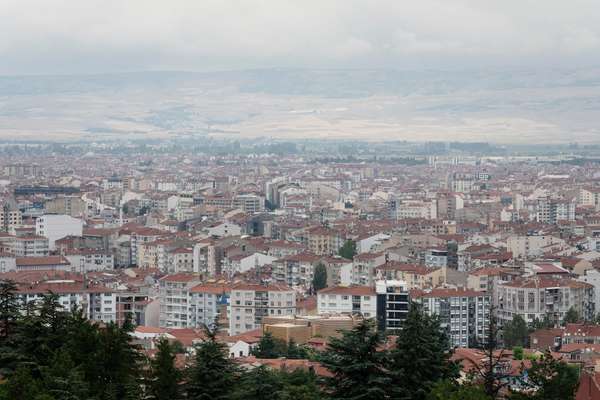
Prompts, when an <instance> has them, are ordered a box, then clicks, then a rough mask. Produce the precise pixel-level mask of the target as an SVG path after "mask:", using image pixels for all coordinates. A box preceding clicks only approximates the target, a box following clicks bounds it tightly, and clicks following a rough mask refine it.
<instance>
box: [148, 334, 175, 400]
mask: <svg viewBox="0 0 600 400" xmlns="http://www.w3.org/2000/svg"><path fill="white" fill-rule="evenodd" d="M156 348H157V350H158V351H157V353H156V356H155V357H154V359H152V361H151V362H150V371H151V379H150V382H149V389H150V394H151V396H152V399H155V400H177V399H179V398H180V397H181V393H180V381H181V373H180V371H179V370H178V369H177V368H176V366H175V357H176V356H175V352H174V349H173V346H171V344H170V343H169V341H168V340H167V339H165V338H161V339H160V340H159V341H158V343H157V345H156Z"/></svg>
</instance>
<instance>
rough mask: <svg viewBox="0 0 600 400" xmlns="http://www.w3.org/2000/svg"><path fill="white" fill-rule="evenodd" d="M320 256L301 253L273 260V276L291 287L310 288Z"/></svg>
mask: <svg viewBox="0 0 600 400" xmlns="http://www.w3.org/2000/svg"><path fill="white" fill-rule="evenodd" d="M320 259H321V258H320V257H319V256H317V255H315V254H312V253H300V254H293V255H289V256H286V257H283V258H281V259H279V260H275V261H273V267H272V268H273V270H272V271H273V272H272V276H273V278H274V279H275V280H276V281H277V282H280V283H283V284H285V285H288V286H291V287H305V288H308V287H310V285H311V284H312V278H313V275H314V268H315V266H316V265H317V264H318V263H319V261H320Z"/></svg>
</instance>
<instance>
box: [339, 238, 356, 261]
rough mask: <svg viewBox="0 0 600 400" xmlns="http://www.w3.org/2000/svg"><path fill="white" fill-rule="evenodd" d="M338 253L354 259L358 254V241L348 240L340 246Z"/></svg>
mask: <svg viewBox="0 0 600 400" xmlns="http://www.w3.org/2000/svg"><path fill="white" fill-rule="evenodd" d="M338 254H339V255H340V256H342V257H344V258H347V259H348V260H352V259H353V258H354V255H355V254H356V242H355V241H354V240H350V239H348V240H346V242H345V243H344V245H343V246H342V247H340V250H339V252H338Z"/></svg>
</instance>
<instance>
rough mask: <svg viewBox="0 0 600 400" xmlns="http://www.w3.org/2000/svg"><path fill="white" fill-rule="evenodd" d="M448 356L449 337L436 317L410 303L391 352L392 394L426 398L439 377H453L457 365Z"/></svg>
mask: <svg viewBox="0 0 600 400" xmlns="http://www.w3.org/2000/svg"><path fill="white" fill-rule="evenodd" d="M450 356H451V352H450V350H449V344H448V338H447V337H446V334H445V332H444V331H443V330H442V328H441V327H440V323H439V320H438V319H437V317H431V316H429V315H426V314H425V313H423V311H422V310H421V307H420V306H419V305H417V304H412V305H411V308H410V310H409V312H408V316H407V318H406V321H404V323H403V325H402V330H400V331H399V333H398V338H397V340H396V348H395V349H393V350H392V352H391V354H390V363H389V371H390V374H391V376H392V385H391V388H392V389H391V391H392V393H393V395H394V398H397V399H415V400H420V399H425V398H426V396H427V395H428V393H429V392H430V391H431V389H432V387H433V386H434V385H435V384H436V383H437V382H438V381H440V380H442V379H452V378H456V377H457V376H458V366H457V365H456V364H454V363H453V362H451V361H450Z"/></svg>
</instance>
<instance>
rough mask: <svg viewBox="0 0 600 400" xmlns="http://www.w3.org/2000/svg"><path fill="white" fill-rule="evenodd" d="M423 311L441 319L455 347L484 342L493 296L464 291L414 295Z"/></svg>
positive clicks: (448, 290) (426, 292)
mask: <svg viewBox="0 0 600 400" xmlns="http://www.w3.org/2000/svg"><path fill="white" fill-rule="evenodd" d="M411 299H412V300H414V301H415V302H418V303H420V304H422V305H423V311H424V312H425V313H427V314H429V315H432V316H433V315H437V316H439V318H440V323H441V326H442V328H444V329H446V331H447V333H448V338H449V340H450V344H451V345H452V346H453V347H472V346H473V345H474V344H476V343H484V342H485V341H486V335H487V332H488V329H489V323H490V309H491V295H490V294H489V293H485V292H480V291H475V290H468V289H467V290H464V289H432V290H427V291H413V292H411Z"/></svg>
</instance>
